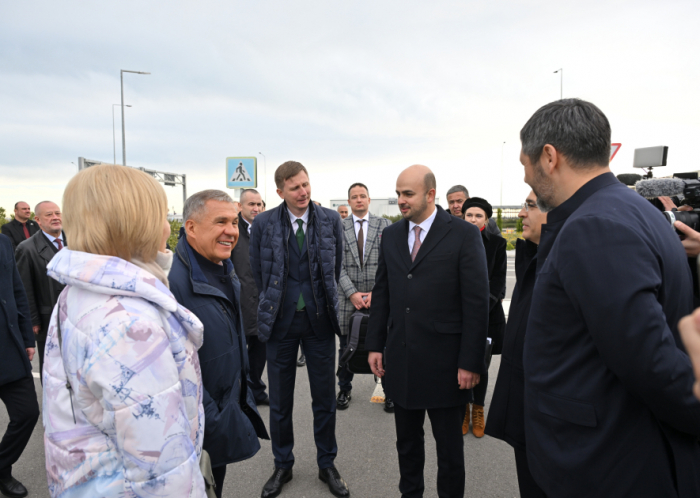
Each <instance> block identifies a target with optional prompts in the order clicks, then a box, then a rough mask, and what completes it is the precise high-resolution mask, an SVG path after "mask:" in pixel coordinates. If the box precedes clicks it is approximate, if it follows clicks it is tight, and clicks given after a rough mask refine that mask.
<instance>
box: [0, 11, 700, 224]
mask: <svg viewBox="0 0 700 498" xmlns="http://www.w3.org/2000/svg"><path fill="white" fill-rule="evenodd" d="M698 19H700V2H697V1H678V2H673V1H666V2H659V1H643V0H636V1H615V0H607V1H605V2H593V1H585V2H562V1H561V0H560V1H533V0H528V1H522V2H520V1H511V2H496V1H490V2H475V1H471V2H467V1H460V2H447V1H436V0H433V1H431V2H415V1H408V0H402V1H392V2H387V1H378V0H373V1H371V2H370V1H356V2H330V1H323V2H322V1H295V2H289V1H262V2H232V1H227V2H223V1H222V2H207V1H202V0H199V1H198V2H176V1H168V2H153V1H151V2H144V1H124V0H121V1H119V2H88V1H80V2H78V1H73V2H71V1H60V2H57V1H23V2H11V1H4V2H1V3H0V206H3V207H5V208H6V209H8V211H11V207H12V205H13V204H14V202H15V201H17V200H24V201H27V202H29V203H30V204H31V205H32V206H33V205H34V204H35V203H37V202H39V201H41V200H44V199H51V200H55V201H58V202H59V203H60V200H61V197H62V195H63V188H64V187H65V184H66V183H67V181H68V180H69V179H70V178H71V176H73V175H74V174H75V173H76V172H77V166H76V164H77V162H78V157H79V156H83V157H86V158H90V159H97V160H101V161H104V162H112V161H113V138H112V137H113V135H112V104H118V103H119V102H120V84H119V70H120V69H129V70H136V71H149V72H151V73H152V74H151V75H148V76H142V75H134V74H127V75H125V81H124V93H125V103H127V104H130V105H132V106H133V107H132V108H128V109H126V119H125V121H126V145H127V159H128V163H129V164H130V165H132V166H143V167H148V168H154V169H159V170H165V171H171V172H175V173H185V174H187V179H188V183H189V186H188V188H189V193H194V192H196V191H199V190H202V189H205V188H220V189H225V159H226V157H229V156H254V155H258V153H259V152H262V153H263V154H265V156H266V162H267V189H266V190H267V195H266V198H267V199H268V203H269V204H270V205H276V204H277V203H278V202H279V198H278V197H277V195H276V193H275V191H274V182H273V179H272V176H273V173H274V170H275V168H276V167H277V166H278V165H279V164H281V163H282V162H284V161H285V160H288V159H294V160H298V161H301V162H302V163H303V164H304V165H305V166H306V167H307V168H308V170H309V172H310V178H311V184H312V197H313V198H314V199H316V200H319V201H321V202H322V203H323V204H324V205H326V206H327V205H328V201H329V199H332V198H343V197H346V194H347V187H348V186H349V185H350V184H351V183H353V182H355V181H361V182H364V183H366V184H367V185H368V186H369V189H370V194H371V196H372V197H374V198H384V197H389V196H392V195H393V191H394V186H395V179H396V176H397V175H398V173H399V172H400V171H401V169H403V168H405V167H406V166H409V165H411V164H413V163H423V164H426V165H428V166H429V167H431V168H432V169H433V171H434V172H435V174H436V177H437V185H438V196H439V197H440V198H441V199H442V200H443V203H444V197H445V191H446V190H447V189H448V188H449V187H450V186H452V185H453V184H455V183H461V184H464V185H466V186H467V188H468V189H469V191H470V193H471V194H472V195H477V196H482V197H485V198H487V199H488V200H489V201H491V202H492V203H493V204H499V203H500V195H501V164H503V203H504V204H519V203H521V202H522V201H523V199H524V197H525V195H526V194H527V192H528V191H529V188H528V187H526V186H525V184H524V183H523V182H522V177H523V171H522V166H521V165H520V163H519V160H518V155H519V150H520V143H519V139H518V136H519V135H518V134H519V131H520V128H521V127H522V126H523V124H524V123H525V122H526V121H527V119H528V118H529V117H530V116H531V115H532V113H533V112H534V111H535V110H537V109H538V108H539V107H540V106H542V105H544V104H546V103H547V102H550V101H552V100H556V99H558V98H559V91H560V87H559V85H560V80H559V75H558V74H553V71H555V70H556V69H558V68H560V67H563V68H564V88H563V90H564V97H580V98H583V99H586V100H590V101H592V102H593V103H595V104H596V105H598V106H599V107H600V108H601V109H602V110H603V112H604V113H605V114H606V115H607V117H608V119H609V120H610V122H611V124H612V130H613V135H612V138H613V142H621V143H622V148H621V150H620V152H619V153H618V155H617V156H616V157H615V159H614V161H613V162H612V164H611V166H612V169H613V171H614V172H615V173H622V172H632V167H631V166H632V157H633V151H634V149H635V148H636V147H646V146H653V145H668V146H669V147H670V150H669V156H668V161H669V167H667V168H665V169H663V170H662V169H659V170H658V175H661V174H663V173H671V172H674V171H679V172H680V171H689V170H698V169H700V164H698V147H697V144H698V137H699V136H700V115H699V111H700V96H699V92H698V89H699V88H700V66H699V65H698V62H697V61H698V54H700V35H699V34H698V33H699V31H698V28H697V21H698ZM115 111H116V128H117V134H116V141H117V162H118V163H121V153H120V141H121V135H120V120H119V107H116V108H115ZM503 142H505V145H503ZM501 153H503V163H501ZM258 157H259V168H260V171H261V176H262V172H263V165H264V161H263V157H262V156H259V155H258ZM74 163H75V164H74ZM262 187H264V182H262V184H261V188H262ZM166 191H167V192H168V196H169V199H170V204H171V206H173V207H174V208H175V210H176V211H177V212H181V209H182V199H181V197H182V194H181V191H180V190H179V187H178V188H166Z"/></svg>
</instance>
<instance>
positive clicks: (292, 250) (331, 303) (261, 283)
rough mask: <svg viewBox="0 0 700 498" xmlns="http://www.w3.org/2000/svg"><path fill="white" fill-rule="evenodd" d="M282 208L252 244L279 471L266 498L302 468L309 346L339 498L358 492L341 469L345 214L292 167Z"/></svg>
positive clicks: (330, 474)
mask: <svg viewBox="0 0 700 498" xmlns="http://www.w3.org/2000/svg"><path fill="white" fill-rule="evenodd" d="M275 184H276V185H277V194H278V195H279V196H280V197H281V198H282V199H284V202H282V204H281V205H279V206H278V207H276V208H274V209H270V210H269V211H265V212H264V213H262V214H259V215H258V217H257V219H256V220H255V223H253V233H252V235H251V237H250V263H251V266H252V268H253V275H254V276H255V282H256V284H257V286H258V290H259V291H260V305H259V307H258V337H259V338H260V340H262V341H267V380H268V384H269V394H270V432H271V436H272V453H273V455H274V457H275V470H274V472H273V474H272V476H271V477H270V479H268V481H267V483H266V484H265V486H264V487H263V491H262V498H270V497H274V496H278V495H279V494H280V493H281V492H282V487H283V486H284V484H285V483H287V482H289V481H290V480H291V479H292V467H293V466H294V453H292V449H293V448H294V427H293V424H292V411H293V406H294V379H295V378H296V370H297V366H296V360H297V358H296V354H297V351H299V345H300V344H302V345H303V346H304V354H305V355H306V362H307V369H308V373H309V385H310V388H311V407H312V409H313V416H314V441H315V443H316V449H317V451H316V463H317V464H318V469H319V474H318V477H319V479H321V480H322V481H323V482H325V483H326V484H328V487H329V490H330V492H331V493H332V494H333V495H335V496H339V497H347V496H350V491H349V490H348V486H347V484H346V483H345V481H344V480H343V479H342V478H341V477H340V473H339V472H338V470H337V469H336V468H335V464H334V462H335V457H336V454H337V453H338V445H337V443H336V439H335V418H336V401H335V386H334V384H335V336H336V335H338V334H340V327H339V326H338V288H337V285H338V284H337V282H338V278H339V277H340V270H341V266H342V262H343V228H342V224H341V221H340V216H339V215H338V213H336V212H335V211H333V210H331V209H326V208H323V207H321V206H319V205H316V204H314V203H313V202H311V184H310V182H309V176H308V173H307V171H306V168H305V167H304V166H303V165H302V164H301V163H299V162H296V161H287V162H285V163H283V164H282V165H280V166H279V167H278V168H277V170H276V171H275Z"/></svg>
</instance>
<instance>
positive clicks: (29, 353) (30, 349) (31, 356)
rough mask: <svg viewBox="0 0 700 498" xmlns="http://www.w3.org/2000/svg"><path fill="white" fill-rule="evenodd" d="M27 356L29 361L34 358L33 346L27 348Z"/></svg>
mask: <svg viewBox="0 0 700 498" xmlns="http://www.w3.org/2000/svg"><path fill="white" fill-rule="evenodd" d="M27 356H28V357H29V361H32V359H33V358H34V348H27Z"/></svg>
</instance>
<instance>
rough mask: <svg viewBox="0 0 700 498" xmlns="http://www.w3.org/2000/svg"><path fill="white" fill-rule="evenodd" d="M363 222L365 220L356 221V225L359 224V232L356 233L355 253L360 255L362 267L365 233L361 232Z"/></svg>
mask: <svg viewBox="0 0 700 498" xmlns="http://www.w3.org/2000/svg"><path fill="white" fill-rule="evenodd" d="M364 221H365V220H357V223H359V224H360V231H359V232H357V253H358V254H359V255H360V266H363V265H364V263H365V232H364V230H363V227H364V226H365V224H364Z"/></svg>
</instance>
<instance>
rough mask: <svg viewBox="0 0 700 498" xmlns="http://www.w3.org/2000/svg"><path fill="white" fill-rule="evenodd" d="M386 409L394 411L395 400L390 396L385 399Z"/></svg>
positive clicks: (386, 410) (390, 411)
mask: <svg viewBox="0 0 700 498" xmlns="http://www.w3.org/2000/svg"><path fill="white" fill-rule="evenodd" d="M384 411H385V412H387V413H394V402H393V401H391V400H390V399H389V398H385V399H384Z"/></svg>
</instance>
